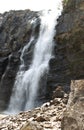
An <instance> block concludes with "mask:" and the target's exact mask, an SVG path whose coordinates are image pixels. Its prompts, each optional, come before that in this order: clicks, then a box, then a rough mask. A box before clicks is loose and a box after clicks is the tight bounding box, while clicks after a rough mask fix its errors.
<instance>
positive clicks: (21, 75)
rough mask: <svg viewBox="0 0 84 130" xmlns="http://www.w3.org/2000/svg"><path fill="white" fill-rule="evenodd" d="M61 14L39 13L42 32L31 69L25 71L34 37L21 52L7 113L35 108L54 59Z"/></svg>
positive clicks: (34, 52)
mask: <svg viewBox="0 0 84 130" xmlns="http://www.w3.org/2000/svg"><path fill="white" fill-rule="evenodd" d="M60 12H61V11H60V10H59V9H57V12H56V11H42V12H40V13H39V14H40V19H41V24H40V32H39V37H38V39H37V42H36V43H35V46H34V51H33V58H32V62H31V65H30V67H29V68H28V69H27V70H25V63H24V55H25V52H26V51H28V49H29V48H30V46H31V45H32V43H33V41H34V40H35V37H34V36H31V38H30V41H29V43H28V44H27V45H25V46H24V48H23V50H22V52H21V57H20V60H21V65H20V66H19V70H18V72H17V76H16V80H15V83H14V87H13V91H12V95H11V98H10V102H9V106H8V109H7V110H6V111H7V112H9V113H18V112H19V111H21V110H29V109H32V108H34V107H35V103H36V102H35V101H36V99H37V93H38V90H39V87H40V80H41V78H42V77H43V76H44V75H45V73H48V70H49V61H50V59H51V58H52V51H53V47H54V41H53V38H54V35H55V25H56V19H57V18H58V16H59V14H60ZM33 24H35V21H33Z"/></svg>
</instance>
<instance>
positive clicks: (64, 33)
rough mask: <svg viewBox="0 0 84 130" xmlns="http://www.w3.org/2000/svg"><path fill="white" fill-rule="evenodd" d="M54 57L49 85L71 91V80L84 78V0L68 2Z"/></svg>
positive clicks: (59, 21)
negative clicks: (60, 86)
mask: <svg viewBox="0 0 84 130" xmlns="http://www.w3.org/2000/svg"><path fill="white" fill-rule="evenodd" d="M54 55H55V57H54V58H53V59H52V60H51V61H50V68H51V69H50V74H49V76H48V85H49V86H50V88H51V87H54V86H55V87H56V86H58V85H62V86H64V85H65V87H64V88H65V90H69V87H68V86H70V84H67V83H69V81H70V80H71V79H81V78H84V0H68V4H67V6H66V7H65V8H64V11H63V13H62V15H61V16H60V17H59V19H58V25H57V26H56V36H55V48H54ZM57 83H58V84H57ZM66 84H67V85H66Z"/></svg>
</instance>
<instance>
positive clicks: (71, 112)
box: [62, 80, 84, 130]
mask: <svg viewBox="0 0 84 130" xmlns="http://www.w3.org/2000/svg"><path fill="white" fill-rule="evenodd" d="M62 130H84V80H73V81H72V82H71V93H70V97H69V101H68V104H67V109H66V111H65V112H64V116H63V119H62Z"/></svg>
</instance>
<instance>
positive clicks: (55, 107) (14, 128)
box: [0, 94, 68, 130]
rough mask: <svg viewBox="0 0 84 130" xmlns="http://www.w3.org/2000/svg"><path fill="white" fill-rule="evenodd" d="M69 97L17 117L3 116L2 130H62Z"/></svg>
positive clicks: (57, 99)
mask: <svg viewBox="0 0 84 130" xmlns="http://www.w3.org/2000/svg"><path fill="white" fill-rule="evenodd" d="M67 97H68V95H67V94H65V95H64V98H54V99H53V100H51V101H50V102H47V103H45V104H43V105H42V106H41V107H38V108H36V109H34V110H31V111H27V112H21V113H19V114H17V115H13V116H9V115H7V116H6V117H4V116H5V115H3V116H2V115H1V119H0V130H51V129H52V130H61V120H62V117H63V112H64V111H65V109H66V103H67Z"/></svg>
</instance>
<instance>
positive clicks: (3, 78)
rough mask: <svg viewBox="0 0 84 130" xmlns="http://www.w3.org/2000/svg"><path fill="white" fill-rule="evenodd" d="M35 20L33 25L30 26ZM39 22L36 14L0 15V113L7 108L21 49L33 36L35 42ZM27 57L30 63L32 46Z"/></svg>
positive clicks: (27, 11) (7, 13)
mask: <svg viewBox="0 0 84 130" xmlns="http://www.w3.org/2000/svg"><path fill="white" fill-rule="evenodd" d="M34 20H35V25H33V24H31V22H33V21H34ZM39 26H40V20H39V16H38V14H37V12H32V11H30V10H25V11H10V12H6V13H4V14H0V111H2V110H3V109H5V108H6V107H7V104H8V102H9V99H10V96H11V91H12V87H13V85H14V81H15V77H16V74H17V71H18V67H19V64H20V55H21V49H22V48H23V47H24V45H25V44H27V43H28V42H29V40H30V37H31V35H35V38H36V40H37V37H38V33H39ZM31 50H32V51H31V52H30V55H29V56H28V57H27V54H26V56H25V60H26V57H27V61H28V64H30V62H31V58H32V52H33V46H32V47H31Z"/></svg>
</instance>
